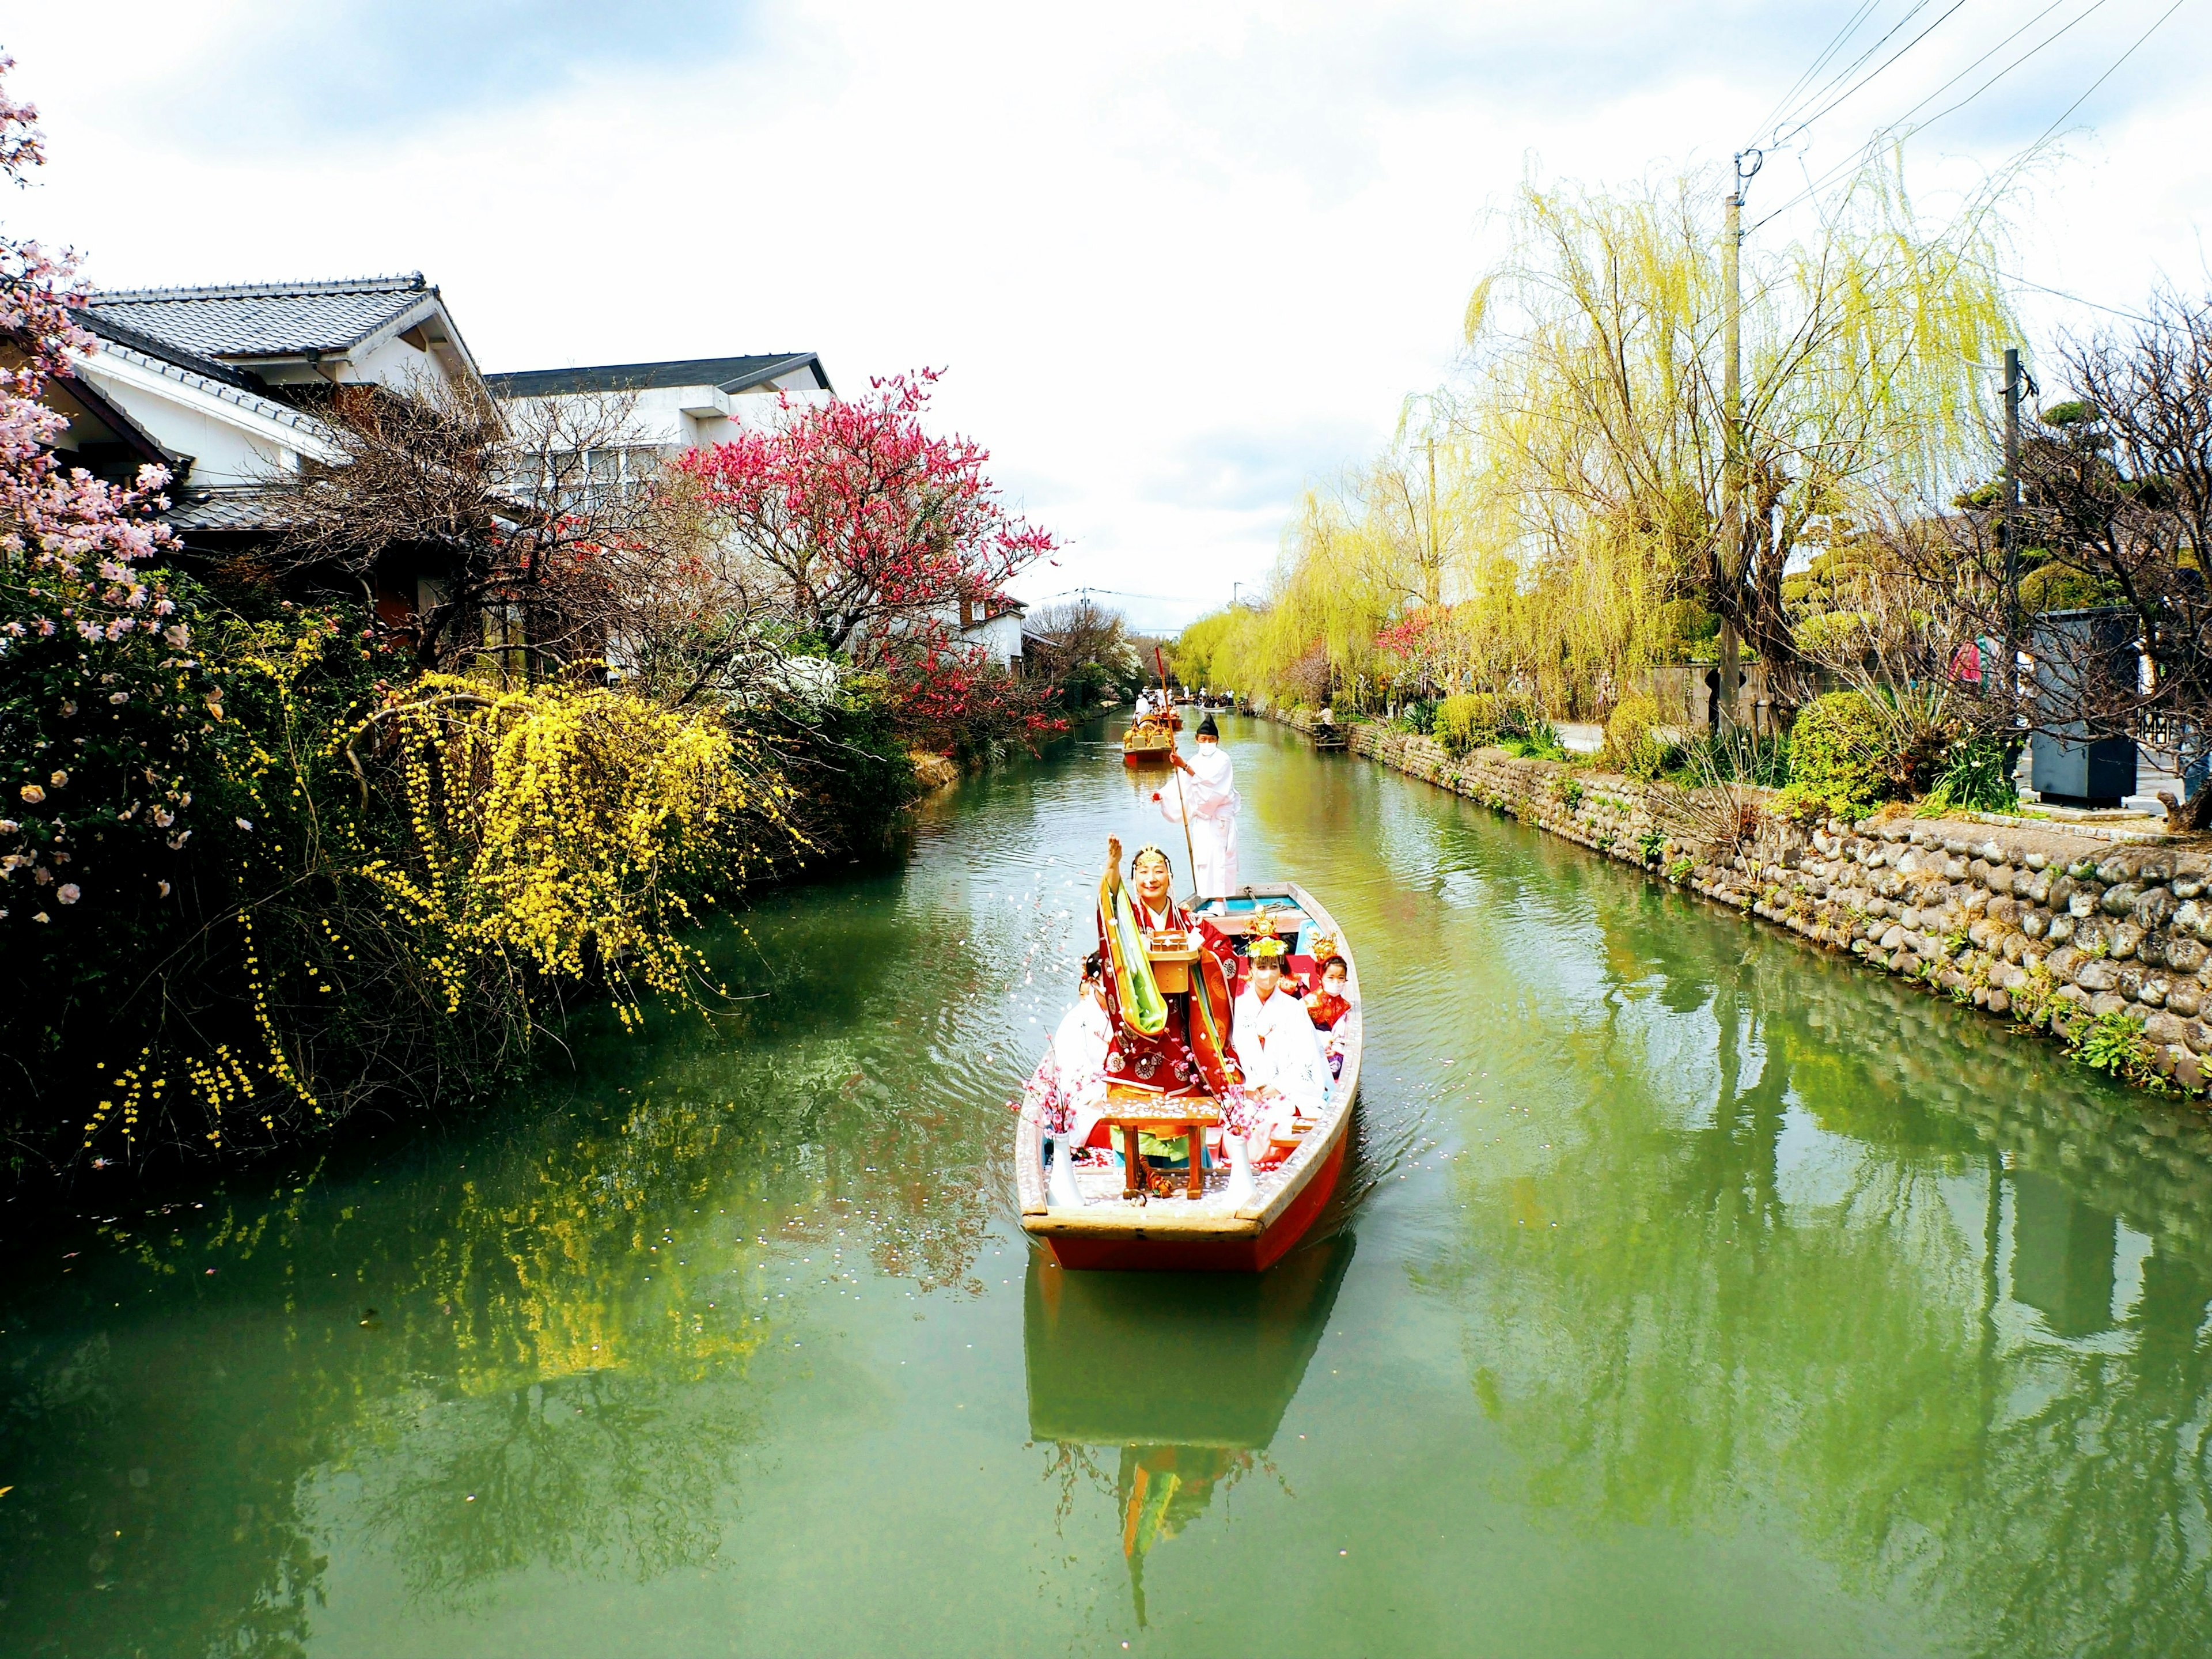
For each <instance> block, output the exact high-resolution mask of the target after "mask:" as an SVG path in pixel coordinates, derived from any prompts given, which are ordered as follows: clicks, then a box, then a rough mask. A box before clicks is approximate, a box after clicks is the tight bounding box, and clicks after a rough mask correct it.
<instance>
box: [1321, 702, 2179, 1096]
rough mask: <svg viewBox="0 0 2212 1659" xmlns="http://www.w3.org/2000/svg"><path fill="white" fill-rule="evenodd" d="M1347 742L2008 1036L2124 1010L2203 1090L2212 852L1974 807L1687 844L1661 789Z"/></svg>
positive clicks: (1498, 754)
mask: <svg viewBox="0 0 2212 1659" xmlns="http://www.w3.org/2000/svg"><path fill="white" fill-rule="evenodd" d="M1279 718H1282V719H1284V720H1286V721H1287V723H1289V724H1291V725H1293V726H1297V727H1299V728H1300V729H1301V730H1304V729H1307V728H1308V727H1310V724H1311V720H1310V716H1309V715H1308V714H1305V713H1304V711H1298V712H1296V713H1293V714H1288V715H1285V716H1280V717H1279ZM1351 747H1352V751H1353V752H1354V753H1357V754H1360V755H1364V756H1366V757H1369V758H1370V759H1373V760H1378V761H1380V762H1382V763H1383V764H1384V765H1386V766H1390V767H1395V769H1398V770H1399V771H1401V772H1406V773H1408V774H1410V775H1413V776H1414V777H1417V778H1421V779H1425V780H1426V781H1429V782H1431V783H1434V784H1437V785H1438V786H1440V787H1443V788H1446V789H1450V790H1453V791H1455V793H1459V794H1462V795H1468V796H1471V797H1473V798H1474V799H1478V800H1481V801H1484V802H1486V804H1488V805H1491V806H1492V807H1494V808H1496V809H1497V810H1498V811H1504V812H1509V813H1510V814H1511V815H1512V816H1514V817H1517V818H1519V819H1521V820H1522V822H1523V823H1530V824H1534V826H1536V827H1537V828H1539V829H1545V830H1547V831H1549V832H1550V833H1551V834H1553V835H1555V836H1564V837H1565V838H1566V839H1567V840H1569V841H1571V842H1578V843H1579V844H1580V845H1582V846H1584V847H1587V848H1589V849H1590V850H1591V851H1593V852H1596V853H1601V854H1605V855H1606V856H1607V857H1609V858H1614V859H1619V860H1621V861H1622V862H1624V863H1626V864H1632V865H1636V866H1638V867H1639V868H1642V869H1644V870H1646V871H1647V872H1650V873H1651V874H1652V875H1653V876H1655V877H1656V878H1661V879H1665V880H1668V881H1672V882H1674V883H1675V884H1678V885H1680V886H1683V887H1686V888H1689V889H1692V890H1694V891H1696V892H1698V893H1699V894H1702V895H1703V896H1705V897H1706V898H1709V899H1712V900H1715V901H1717V902H1719V903H1723V904H1727V905H1731V906H1733V907H1734V908H1736V909H1739V910H1747V911H1749V912H1751V913H1752V914H1753V915H1757V916H1759V917H1762V918H1764V919H1765V920H1766V921H1771V922H1774V923H1776V924H1778V926H1781V927H1787V928H1788V929H1790V932H1792V933H1796V934H1798V935H1799V936H1800V937H1802V938H1803V939H1806V940H1808V942H1810V943H1812V944H1814V945H1820V946H1822V947H1824V948H1826V949H1828V950H1832V951H1850V953H1851V954H1852V955H1854V956H1856V957H1860V958H1861V959H1862V960H1863V961H1865V962H1866V963H1869V965H1871V966H1874V967H1877V968H1881V969H1886V970H1887V971H1888V972H1890V973H1892V974H1897V975H1904V976H1905V977H1907V978H1909V979H1911V981H1914V982H1915V983H1916V984H1920V985H1924V986H1926V987H1928V988H1929V990H1930V991H1935V992H1941V993H1948V994H1949V995H1950V996H1951V997H1952V999H1953V1000H1954V1001H1957V1002H1960V1003H1961V1004H1965V1003H1971V1004H1972V1006H1975V1007H1977V1008H1980V1009H1984V1010H1985V1011H1987V1012H1990V1013H1991V1014H1995V1015H1997V1016H1999V1017H2000V1018H2005V1019H2008V1020H2009V1021H2011V1022H2013V1023H2014V1026H2015V1030H2051V1031H2054V1032H2056V1033H2057V1034H2058V1035H2061V1036H2063V1035H2066V1034H2068V1033H2069V1032H2070V1031H2071V1030H2073V1029H2074V1028H2075V1024H2076V1023H2077V1022H2079V1021H2081V1020H2083V1019H2087V1018H2094V1017H2096V1016H2098V1015H2104V1014H2118V1013H2124V1014H2128V1015H2131V1016H2133V1017H2135V1018H2138V1019H2140V1020H2141V1021H2142V1029H2143V1036H2145V1037H2146V1038H2147V1039H2148V1042H2149V1043H2150V1045H2151V1049H2152V1063H2153V1064H2154V1066H2156V1068H2157V1070H2158V1072H2159V1073H2160V1075H2162V1076H2164V1077H2166V1078H2167V1079H2171V1080H2172V1082H2173V1083H2175V1084H2177V1085H2179V1086H2181V1087H2182V1088H2185V1089H2187V1090H2191V1091H2203V1089H2204V1087H2205V1085H2206V1078H2207V1075H2208V1073H2212V950H2208V945H2212V891H2208V888H2212V853H2208V852H2206V851H2203V850H2199V849H2197V848H2193V847H2184V846H2181V845H2179V844H2178V843H2173V842H2149V841H2146V842H2133V843H2123V842H2115V841H2113V840H2112V839H2110V838H2109V836H2100V835H2097V834H2094V833H2081V834H2077V833H2074V832H2072V831H2070V830H2067V829H2056V828H2052V829H2044V828H2041V827H2035V828H2029V827H2025V826H2021V825H2017V824H2003V823H1992V822H1991V821H1990V819H1988V818H1987V817H1981V816H1977V817H1974V818H1972V819H1961V820H1952V819H1928V818H1913V817H1897V818H1892V819H1888V820H1886V821H1885V820H1878V819H1869V820H1866V821H1863V822H1861V823H1840V822H1837V821H1834V820H1831V821H1830V822H1828V823H1825V824H1821V825H1818V826H1807V825H1802V824H1796V823H1790V822H1787V821H1785V820H1783V819H1780V818H1778V817H1771V816H1769V815H1766V814H1765V813H1763V812H1762V813H1759V814H1754V815H1753V817H1754V819H1755V820H1756V822H1755V824H1754V825H1753V833H1752V834H1750V835H1748V836H1745V837H1743V838H1742V839H1741V841H1740V842H1737V843H1736V844H1735V845H1734V846H1728V845H1725V844H1723V845H1719V846H1714V845H1712V844H1711V843H1708V844H1707V845H1705V846H1699V847H1692V846H1691V845H1688V844H1686V840H1685V839H1684V838H1683V837H1684V836H1686V834H1687V833H1688V832H1687V829H1686V823H1685V821H1684V819H1683V815H1682V811H1681V807H1680V799H1681V797H1680V792H1679V791H1670V790H1668V789H1667V788H1666V787H1664V786H1651V785H1647V784H1644V783H1640V782H1638V781H1636V780H1635V779H1632V778H1626V777H1622V776H1620V775H1617V774H1613V773H1608V772H1601V771H1596V770H1594V769H1589V768H1586V767H1568V766H1562V765H1559V764H1557V763H1553V762H1550V761H1537V760H1519V759H1516V758H1515V757H1512V756H1510V755H1508V754H1506V753H1505V752H1504V751H1503V750H1497V749H1479V750H1473V751H1471V752H1469V753H1468V755H1466V756H1465V757H1462V758H1460V759H1458V760H1454V759H1453V758H1452V757H1450V756H1449V755H1447V754H1446V753H1445V752H1444V750H1443V748H1442V746H1441V745H1439V744H1437V743H1436V742H1434V741H1433V740H1432V739H1431V738H1424V737H1416V736H1413V735H1411V734H1408V733H1405V732H1393V731H1390V730H1388V729H1386V728H1384V727H1383V726H1374V725H1366V724H1361V725H1356V726H1352V728H1351ZM1741 793H1742V794H1743V795H1744V796H1745V797H1746V798H1747V799H1748V800H1751V801H1753V802H1757V803H1759V804H1761V805H1763V804H1764V801H1765V799H1766V795H1765V792H1764V791H1755V790H1746V791H1743V792H1741Z"/></svg>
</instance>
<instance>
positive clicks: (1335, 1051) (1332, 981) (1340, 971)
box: [1306, 956, 1358, 1078]
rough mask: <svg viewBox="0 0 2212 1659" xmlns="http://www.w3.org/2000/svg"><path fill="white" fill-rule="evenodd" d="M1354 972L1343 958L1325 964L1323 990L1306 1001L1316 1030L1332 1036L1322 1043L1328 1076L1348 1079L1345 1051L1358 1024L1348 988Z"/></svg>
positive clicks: (1322, 981) (1323, 963) (1328, 959)
mask: <svg viewBox="0 0 2212 1659" xmlns="http://www.w3.org/2000/svg"><path fill="white" fill-rule="evenodd" d="M1351 978H1352V970H1351V969H1349V968H1347V967H1346V965H1345V961H1344V958H1343V957H1335V956H1333V957H1328V958H1327V959H1326V960H1325V961H1323V962H1322V964H1321V989H1319V990H1318V991H1316V992H1314V993H1313V994H1310V996H1308V997H1307V998H1306V1016H1307V1018H1310V1019H1311V1020H1312V1021H1313V1023H1314V1029H1315V1030H1317V1031H1325V1032H1327V1033H1328V1036H1326V1037H1325V1038H1324V1039H1323V1040H1322V1058H1323V1059H1325V1060H1328V1074H1329V1075H1330V1076H1331V1077H1336V1078H1340V1077H1342V1076H1343V1075H1344V1047H1345V1042H1346V1039H1347V1038H1348V1037H1349V1036H1351V1034H1352V1030H1354V1029H1355V1028H1356V1026H1357V1025H1358V1015H1357V1014H1356V1012H1354V1010H1353V1008H1352V998H1351V996H1350V995H1349V994H1348V993H1347V990H1346V987H1347V986H1348V985H1349V984H1350V982H1351Z"/></svg>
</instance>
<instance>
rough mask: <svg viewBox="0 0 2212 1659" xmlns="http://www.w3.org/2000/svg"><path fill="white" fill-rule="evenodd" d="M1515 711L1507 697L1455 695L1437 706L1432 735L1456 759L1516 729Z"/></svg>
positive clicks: (1474, 692) (1431, 726)
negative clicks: (1501, 734)
mask: <svg viewBox="0 0 2212 1659" xmlns="http://www.w3.org/2000/svg"><path fill="white" fill-rule="evenodd" d="M1513 712H1514V711H1513V707H1512V705H1511V703H1510V702H1508V701H1507V700H1506V699H1505V698H1504V697H1500V696H1495V695H1493V694H1492V693H1490V692H1486V691H1461V692H1456V693H1455V694H1454V695H1452V696H1449V697H1446V698H1445V699H1444V700H1443V702H1440V703H1438V704H1437V706H1436V713H1435V714H1434V715H1433V716H1432V717H1431V724H1430V727H1429V733H1430V735H1431V737H1433V738H1436V740H1437V742H1438V743H1440V744H1443V749H1444V752H1445V753H1446V754H1448V755H1449V756H1451V757H1453V758H1455V759H1456V758H1458V757H1460V756H1462V755H1464V754H1465V753H1467V751H1468V750H1470V749H1480V748H1481V747H1482V746H1483V745H1484V744H1487V743H1491V742H1493V741H1495V740H1496V738H1498V735H1499V734H1500V733H1501V732H1508V731H1512V730H1515V729H1517V723H1516V721H1515V720H1514V718H1513Z"/></svg>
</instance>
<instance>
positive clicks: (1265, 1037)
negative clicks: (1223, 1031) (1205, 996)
mask: <svg viewBox="0 0 2212 1659" xmlns="http://www.w3.org/2000/svg"><path fill="white" fill-rule="evenodd" d="M1270 945H1273V950H1270V949H1269V948H1268V947H1269V946H1270ZM1251 962H1252V974H1251V978H1250V980H1249V981H1248V983H1247V984H1246V986H1245V988H1244V989H1243V991H1242V992H1240V993H1239V994H1237V1011H1236V1012H1235V1013H1234V1014H1233V1015H1232V1016H1231V1018H1230V1022H1229V1031H1230V1036H1229V1041H1230V1046H1231V1048H1234V1049H1235V1050H1236V1051H1237V1064H1238V1065H1239V1066H1242V1067H1243V1072H1244V1084H1245V1086H1246V1087H1247V1088H1248V1089H1251V1090H1254V1091H1273V1093H1272V1096H1263V1098H1267V1099H1268V1101H1269V1105H1268V1110H1267V1124H1266V1127H1267V1131H1268V1133H1270V1134H1271V1135H1273V1136H1275V1137H1276V1138H1278V1139H1289V1137H1290V1133H1291V1122H1292V1121H1293V1119H1294V1117H1296V1116H1305V1117H1314V1116H1317V1115H1319V1114H1320V1112H1321V1109H1322V1106H1323V1105H1325V1104H1326V1103H1328V1082H1329V1078H1328V1061H1327V1060H1324V1059H1323V1058H1322V1049H1321V1042H1320V1040H1319V1038H1318V1036H1316V1033H1315V1030H1314V1026H1313V1020H1312V1018H1311V1017H1310V1016H1309V1015H1308V1014H1307V1012H1306V1006H1305V1004H1304V1003H1303V1002H1301V1001H1300V1000H1298V999H1297V996H1296V995H1294V994H1292V993H1291V992H1290V991H1287V990H1285V989H1284V988H1283V947H1282V945H1281V944H1280V943H1279V942H1278V941H1276V940H1273V939H1263V940H1261V941H1260V942H1259V943H1257V944H1255V945H1254V946H1253V947H1252V955H1251Z"/></svg>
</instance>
